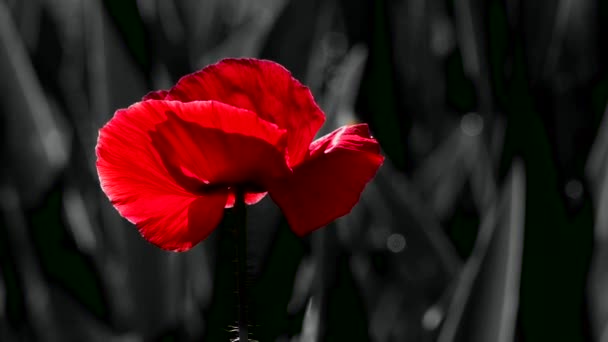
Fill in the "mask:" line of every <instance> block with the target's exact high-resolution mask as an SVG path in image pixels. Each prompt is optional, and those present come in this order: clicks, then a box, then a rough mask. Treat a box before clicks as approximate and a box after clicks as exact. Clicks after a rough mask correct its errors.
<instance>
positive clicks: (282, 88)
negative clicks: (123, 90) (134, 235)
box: [96, 59, 383, 251]
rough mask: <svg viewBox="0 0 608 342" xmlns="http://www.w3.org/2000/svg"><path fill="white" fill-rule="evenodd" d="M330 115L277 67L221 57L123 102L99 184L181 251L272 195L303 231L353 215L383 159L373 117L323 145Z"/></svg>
mask: <svg viewBox="0 0 608 342" xmlns="http://www.w3.org/2000/svg"><path fill="white" fill-rule="evenodd" d="M324 120H325V116H324V114H323V112H321V110H320V109H319V107H318V106H317V104H316V103H315V101H314V99H313V97H312V95H311V93H310V91H309V90H308V88H306V87H305V86H303V85H302V84H300V83H299V82H298V81H297V80H296V79H294V78H293V77H292V76H291V74H290V73H289V72H288V71H287V70H286V69H285V68H283V67H282V66H280V65H278V64H276V63H274V62H270V61H264V60H255V59H226V60H222V61H220V62H219V63H217V64H214V65H211V66H208V67H206V68H204V69H202V70H201V71H198V72H196V73H193V74H190V75H187V76H185V77H183V78H182V79H180V80H179V82H178V83H177V84H176V85H175V86H174V87H173V88H172V89H170V90H169V91H164V90H161V91H156V92H152V93H149V94H148V95H146V96H145V97H144V98H143V99H142V102H138V103H136V104H134V105H132V106H130V107H129V108H126V109H120V110H118V111H117V112H116V113H115V115H114V117H113V118H112V119H111V120H110V121H109V122H108V123H107V124H106V125H105V126H104V127H103V128H102V129H101V130H100V132H99V139H98V142H97V148H96V153H97V171H98V173H99V179H100V181H101V187H102V189H103V191H104V192H105V193H106V195H107V196H108V197H109V198H110V200H111V201H112V203H113V204H114V206H115V207H116V209H117V210H118V211H119V212H120V214H121V215H122V216H124V217H125V218H126V219H128V220H129V221H130V222H132V223H134V224H135V225H136V226H137V227H138V229H139V231H140V233H141V234H142V235H143V237H144V238H146V239H147V240H148V241H150V242H152V243H153V244H155V245H157V246H159V247H161V248H163V249H167V250H174V251H185V250H188V249H190V248H191V247H192V246H194V245H195V244H197V243H198V242H200V241H201V240H203V239H205V238H206V237H207V236H208V235H209V234H210V233H211V232H212V231H213V230H214V229H215V227H216V226H217V225H218V223H219V222H220V220H221V219H222V216H223V212H224V208H226V207H231V206H232V205H233V204H234V200H235V188H241V189H243V190H244V191H245V202H246V203H247V204H254V203H256V202H258V201H259V200H261V199H262V198H263V197H264V196H265V195H266V193H269V194H270V197H271V198H272V199H273V200H274V201H275V202H276V204H277V205H278V206H279V207H280V208H281V210H282V211H283V213H284V215H285V217H286V218H287V220H288V222H289V224H290V226H291V228H292V229H293V231H294V232H295V233H296V234H298V235H304V234H306V233H309V232H311V231H313V230H315V229H317V228H319V227H322V226H324V225H326V224H328V223H329V222H331V221H333V220H335V219H336V218H338V217H340V216H343V215H345V214H347V213H348V212H349V211H350V210H351V209H352V207H353V206H354V205H355V204H356V203H357V201H358V200H359V197H360V195H361V192H362V191H363V188H364V186H365V184H367V182H368V181H369V180H370V179H371V178H372V177H373V176H374V175H375V173H376V171H377V169H378V167H379V166H380V165H381V164H382V161H383V157H382V156H381V155H380V154H379V146H378V143H377V142H376V140H374V139H373V138H371V137H370V135H369V130H368V127H367V125H366V124H358V125H352V126H345V127H342V128H340V129H338V130H336V131H334V132H333V133H330V134H328V135H326V136H324V137H322V138H319V139H318V140H316V141H314V142H313V141H312V140H313V139H314V136H315V134H316V133H317V131H318V130H319V128H320V127H321V125H322V124H323V122H324Z"/></svg>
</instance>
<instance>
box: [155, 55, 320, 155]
mask: <svg viewBox="0 0 608 342" xmlns="http://www.w3.org/2000/svg"><path fill="white" fill-rule="evenodd" d="M166 99H167V100H178V101H184V102H187V101H194V100H216V101H220V102H223V103H227V104H229V105H232V106H235V107H239V108H244V109H248V110H251V111H253V112H255V113H257V114H258V115H259V116H260V117H261V118H262V119H264V120H267V121H270V122H273V123H275V124H277V125H278V126H279V127H280V128H284V129H286V130H287V154H288V158H287V159H288V164H289V165H290V166H294V165H297V164H298V163H299V162H301V161H302V160H303V159H304V157H305V156H306V155H307V154H308V147H309V145H310V143H311V142H312V140H313V139H314V136H315V134H316V133H317V131H318V130H319V128H320V127H321V125H323V122H324V121H325V115H324V114H323V112H322V111H321V110H320V109H319V107H318V106H317V104H316V103H315V101H314V99H313V97H312V94H311V93H310V90H309V89H308V88H307V87H305V86H303V85H302V84H301V83H300V82H298V81H297V80H296V79H295V78H293V77H292V76H291V74H290V73H289V71H287V70H286V69H285V68H284V67H282V66H281V65H279V64H277V63H274V62H271V61H266V60H257V59H225V60H222V61H220V62H219V63H217V64H213V65H210V66H208V67H206V68H204V69H202V70H201V71H198V72H196V73H193V74H190V75H187V76H184V77H182V78H181V79H180V80H179V82H178V83H177V84H176V85H175V87H173V88H172V89H171V90H170V91H169V94H168V95H167V97H166Z"/></svg>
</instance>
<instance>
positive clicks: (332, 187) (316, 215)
mask: <svg viewBox="0 0 608 342" xmlns="http://www.w3.org/2000/svg"><path fill="white" fill-rule="evenodd" d="M383 161H384V157H382V156H381V155H380V151H379V146H378V143H377V142H376V140H375V139H373V138H371V137H370V136H369V130H368V128H367V125H366V124H360V125H353V126H346V127H342V128H340V129H338V130H336V131H334V132H332V133H330V134H329V135H327V136H324V137H322V138H320V139H318V140H316V141H315V142H314V143H313V144H312V145H311V150H310V154H309V156H308V158H307V159H306V160H305V161H304V162H302V164H300V165H298V166H297V167H296V168H295V169H294V170H293V171H294V172H293V175H292V176H291V177H289V178H287V179H285V180H282V181H280V182H277V183H275V184H273V186H272V187H270V189H269V193H270V196H271V197H272V199H273V200H274V201H275V202H276V203H277V205H278V206H279V207H280V208H281V210H282V211H283V214H284V215H285V217H286V218H287V221H288V222H289V224H290V227H291V229H292V230H293V231H294V232H295V233H296V234H298V235H300V236H301V235H304V234H307V233H309V232H311V231H313V230H315V229H318V228H321V227H323V226H325V225H327V224H328V223H330V222H332V221H334V220H335V219H337V218H338V217H341V216H343V215H345V214H347V213H349V212H350V211H351V209H352V208H353V207H354V206H355V204H356V203H357V202H358V201H359V198H360V196H361V192H362V191H363V189H364V187H365V185H366V184H367V183H368V182H369V181H370V180H371V179H372V178H373V177H374V175H375V174H376V171H377V170H378V168H379V167H380V165H382V162H383Z"/></svg>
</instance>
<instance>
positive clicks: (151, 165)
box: [96, 100, 285, 251]
mask: <svg viewBox="0 0 608 342" xmlns="http://www.w3.org/2000/svg"><path fill="white" fill-rule="evenodd" d="M168 112H170V113H172V114H169V115H167V113H168ZM170 116H175V117H177V119H175V120H177V121H178V122H179V120H182V121H189V122H196V126H197V127H202V128H204V129H208V130H213V129H214V130H215V131H222V132H226V134H232V135H236V136H238V137H240V138H241V139H244V140H247V139H257V140H260V141H262V142H264V143H266V144H268V145H270V146H281V144H283V145H284V140H285V138H284V132H283V131H281V130H279V129H278V128H277V127H276V125H273V124H271V123H267V122H264V121H263V120H261V119H260V118H259V117H257V115H255V114H254V113H251V112H249V111H246V110H242V109H238V108H234V107H232V106H228V105H224V104H221V103H214V102H211V101H197V102H191V103H188V104H184V103H180V102H173V101H157V100H148V101H145V102H140V103H137V104H135V105H133V106H131V107H129V108H127V109H122V110H119V111H117V112H116V114H115V115H114V118H112V120H110V121H109V122H108V123H107V124H106V125H105V126H104V127H103V128H102V129H101V130H100V132H99V138H98V143H97V147H96V154H97V170H98V174H99V178H100V182H101V187H102V189H103V190H104V192H105V193H106V195H107V196H108V197H109V198H110V200H111V202H112V203H113V204H114V206H115V207H116V209H117V210H118V211H119V212H120V214H121V215H122V216H123V217H125V218H126V219H128V220H129V221H130V222H132V223H134V224H136V225H137V227H138V228H139V229H140V232H141V234H142V235H143V236H144V237H145V238H146V239H148V240H149V241H150V242H152V243H154V244H156V245H158V246H159V247H161V248H164V249H169V250H176V251H182V250H186V249H188V248H190V247H192V246H193V245H195V244H196V243H197V242H199V241H200V240H201V239H204V238H205V237H206V236H207V235H208V234H209V233H210V232H211V231H212V230H213V229H214V228H215V227H216V226H217V224H218V222H219V220H220V219H221V217H222V215H223V208H224V207H225V205H226V203H227V200H228V191H227V190H226V189H222V188H212V189H208V191H203V192H192V191H191V190H192V189H189V188H188V187H187V186H184V184H180V182H178V180H177V179H176V178H175V177H174V176H175V174H172V173H171V172H170V171H169V170H168V168H167V160H166V159H167V157H166V156H161V152H166V151H162V150H161V151H159V150H158V149H157V148H156V147H155V146H154V144H153V138H152V135H153V134H157V135H159V136H162V134H161V132H159V131H158V128H159V127H160V128H161V131H162V127H165V126H166V125H167V124H166V122H167V120H168V118H169V117H170ZM163 124H165V126H163ZM169 124H173V122H170V123H169ZM205 126H206V127H205ZM151 133H153V134H152V135H151ZM216 135H219V133H217V132H216ZM200 140H202V142H201V144H203V143H205V144H207V142H206V141H204V138H200ZM257 140H256V141H257ZM160 141H161V142H162V141H163V140H162V138H161V140H160ZM186 142H187V141H186ZM247 142H248V141H247ZM257 142H258V143H260V142H259V141H257ZM161 145H162V144H161ZM181 147H183V146H181ZM218 148H221V146H219V147H218ZM277 154H278V155H280V156H282V154H283V153H282V152H277ZM262 157H263V158H266V156H262ZM278 158H282V157H278ZM275 159H276V158H275ZM258 162H259V160H258ZM281 162H282V163H283V164H284V160H282V159H281ZM187 166H189V165H187ZM186 176H187V177H192V178H194V180H195V181H197V183H193V184H194V185H198V184H201V183H202V184H206V183H205V182H206V181H208V180H205V179H202V178H201V176H200V175H197V174H186ZM186 179H187V178H186ZM190 181H192V179H190ZM182 182H183V180H182ZM191 185H192V184H191Z"/></svg>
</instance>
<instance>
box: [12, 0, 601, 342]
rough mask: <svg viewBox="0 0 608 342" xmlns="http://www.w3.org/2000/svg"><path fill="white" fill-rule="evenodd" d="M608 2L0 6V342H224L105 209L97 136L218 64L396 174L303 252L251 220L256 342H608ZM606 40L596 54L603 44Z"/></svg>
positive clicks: (183, 277)
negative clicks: (272, 79)
mask: <svg viewBox="0 0 608 342" xmlns="http://www.w3.org/2000/svg"><path fill="white" fill-rule="evenodd" d="M607 34H608V2H606V1H600V0H535V1H524V0H375V1H371V0H308V1H299V0H258V1H249V0H205V1H198V0H176V1H165V0H105V1H103V0H0V91H1V94H2V95H1V97H0V113H1V115H0V132H1V133H0V138H1V139H2V141H1V145H0V146H1V147H0V148H1V149H2V153H1V160H0V165H1V169H0V170H1V171H0V219H1V221H0V341H9V342H12V341H51V342H53V341H129V342H130V341H134V342H135V341H227V340H229V339H230V338H234V337H236V334H235V333H234V332H232V331H231V329H232V328H233V325H234V322H235V320H236V297H235V294H234V286H235V281H234V265H233V263H232V250H230V248H229V246H228V245H227V244H226V240H227V239H226V238H225V235H226V234H227V233H226V228H225V227H220V228H219V229H217V230H216V232H215V233H214V234H213V235H212V236H211V237H210V238H209V239H208V240H206V241H204V242H203V243H201V244H199V245H198V246H197V247H196V248H194V249H192V250H191V251H189V252H187V253H181V254H176V253H169V252H164V251H161V250H159V249H157V248H155V247H153V246H152V245H150V244H148V243H147V242H146V241H145V240H144V239H142V238H141V237H140V236H139V234H138V233H137V230H136V229H135V228H134V227H133V226H132V225H131V224H129V223H128V222H127V221H126V220H124V219H122V218H121V217H120V216H119V215H118V214H117V212H116V211H115V210H114V208H113V207H112V206H111V205H110V203H109V201H108V199H107V198H106V197H105V195H104V194H103V193H102V192H101V190H100V187H99V182H98V178H97V173H96V170H95V166H94V162H95V155H94V147H95V143H96V139H97V131H98V129H99V128H100V127H101V126H102V125H103V124H104V123H105V122H107V121H108V120H109V119H110V118H111V117H112V115H113V112H114V111H115V110H116V109H118V108H123V107H126V106H128V105H130V104H131V103H133V102H136V101H138V100H139V99H140V98H141V97H142V96H143V95H144V94H146V93H147V92H148V91H150V90H155V89H166V88H169V87H170V86H171V85H173V84H174V83H175V82H176V81H177V79H179V77H181V76H183V75H185V74H187V73H190V72H193V71H195V70H198V69H200V68H202V67H204V66H205V65H207V64H210V63H214V62H216V61H218V60H219V59H221V58H224V57H239V56H251V57H258V58H266V59H271V60H274V61H277V62H279V63H281V64H283V65H284V66H285V67H287V68H288V69H289V70H291V71H292V73H293V75H294V76H295V77H296V78H298V79H299V80H300V81H302V82H303V83H304V84H306V85H308V86H309V87H310V88H311V90H312V92H313V94H314V95H315V98H316V99H317V101H318V103H319V104H320V106H321V107H322V108H323V110H324V111H325V113H326V115H327V117H328V120H327V123H326V125H325V126H324V127H323V129H322V132H321V133H322V134H324V133H327V132H329V131H331V130H333V129H334V128H336V127H337V126H341V125H344V124H348V123H352V122H356V121H364V122H368V123H369V124H370V125H371V128H372V130H373V132H374V135H375V137H376V138H377V139H378V140H379V141H380V143H381V145H382V148H383V153H384V154H385V155H386V156H387V160H386V162H385V164H384V165H383V167H382V168H381V169H380V171H379V173H378V175H377V177H376V178H375V179H374V180H373V181H372V182H371V183H370V184H369V185H368V186H367V188H366V190H365V192H364V193H363V195H362V197H361V200H360V202H359V204H358V205H357V206H356V207H355V208H354V209H353V211H352V213H351V214H349V215H347V216H345V217H343V218H341V219H339V220H337V221H336V222H335V223H333V224H331V225H330V226H328V227H327V228H325V229H322V230H319V231H317V232H315V233H313V234H311V235H310V236H308V237H306V238H304V239H299V238H297V237H296V236H295V235H294V234H293V233H292V232H291V231H290V230H289V228H288V226H287V224H286V222H285V220H284V219H283V217H282V215H281V213H280V211H279V210H278V209H277V207H276V206H275V205H274V204H273V203H272V201H270V200H269V199H268V198H267V199H265V200H264V201H262V202H261V203H260V204H258V205H256V206H253V207H251V209H250V210H249V211H248V215H249V217H248V221H249V231H250V232H249V241H248V244H249V255H248V262H249V265H248V266H249V267H248V268H249V273H250V274H249V278H250V284H251V285H250V299H251V303H250V317H251V337H252V338H254V339H256V340H259V341H279V342H289V341H291V342H297V341H302V342H314V341H378V342H383V341H387V342H388V341H423V342H424V341H440V342H451V341H454V342H456V341H473V342H491V341H499V342H507V341H509V342H510V341H572V342H576V341H603V342H606V341H608V183H607V175H608V117H607V116H606V114H605V113H606V104H607V100H608V73H607V69H606V65H605V63H603V61H606V60H607V57H608V56H607V54H608V51H607V47H606V44H604V43H605V41H603V40H601V39H602V38H601V37H606V36H607ZM604 39H605V38H604Z"/></svg>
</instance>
